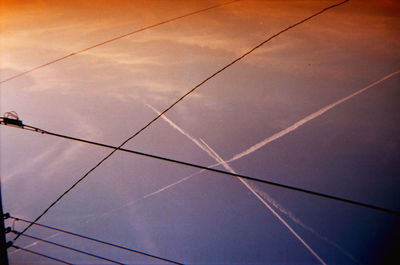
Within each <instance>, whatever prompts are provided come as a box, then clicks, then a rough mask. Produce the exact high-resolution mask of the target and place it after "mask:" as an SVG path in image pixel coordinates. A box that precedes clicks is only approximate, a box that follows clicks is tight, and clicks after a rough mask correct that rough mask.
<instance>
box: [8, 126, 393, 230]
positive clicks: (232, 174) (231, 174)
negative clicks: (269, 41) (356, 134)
mask: <svg viewBox="0 0 400 265" xmlns="http://www.w3.org/2000/svg"><path fill="white" fill-rule="evenodd" d="M0 124H2V125H4V123H3V122H2V121H1V120H0ZM21 128H22V129H24V128H26V129H28V130H29V131H35V132H39V133H42V134H49V135H53V136H57V137H62V138H65V139H69V140H74V141H78V142H83V143H87V144H93V145H97V146H101V147H106V148H110V149H114V150H113V152H115V151H116V150H119V151H122V152H127V153H131V154H136V155H140V156H145V157H150V158H154V159H158V160H163V161H167V162H171V163H175V164H180V165H184V166H189V167H193V168H198V169H202V170H206V171H210V172H215V173H220V174H224V175H229V176H233V177H239V178H243V179H248V180H252V181H255V182H259V183H263V184H268V185H272V186H276V187H280V188H284V189H288V190H293V191H298V192H302V193H306V194H309V195H314V196H318V197H323V198H327V199H331V200H335V201H341V202H344V203H349V204H354V205H358V206H363V207H366V208H370V209H374V210H378V211H383V212H387V213H391V214H395V215H400V212H399V211H396V210H391V209H388V208H384V207H380V206H376V205H372V204H367V203H363V202H358V201H354V200H349V199H345V198H341V197H337V196H333V195H329V194H325V193H321V192H316V191H312V190H308V189H302V188H298V187H295V186H290V185H286V184H282V183H278V182H273V181H268V180H264V179H260V178H255V177H251V176H247V175H242V174H236V173H232V172H229V171H224V170H220V169H215V168H212V167H205V166H201V165H197V164H193V163H189V162H184V161H180V160H176V159H172V158H167V157H162V156H157V155H152V154H148V153H143V152H139V151H134V150H130V149H125V148H121V146H119V147H116V146H112V145H107V144H102V143H98V142H93V141H88V140H84V139H79V138H75V137H71V136H66V135H62V134H57V133H52V132H49V131H45V130H42V129H39V128H36V127H33V126H30V125H23V127H21ZM65 193H66V192H65ZM59 199H60V198H59ZM56 202H57V201H56ZM56 202H55V203H56ZM55 203H53V204H55ZM35 222H36V221H35ZM35 222H33V223H35ZM28 227H29V226H28Z"/></svg>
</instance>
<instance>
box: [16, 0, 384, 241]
mask: <svg viewBox="0 0 400 265" xmlns="http://www.w3.org/2000/svg"><path fill="white" fill-rule="evenodd" d="M349 1H350V0H344V1H342V2H340V3H337V4H333V5H331V6H328V7H326V8H324V9H322V10H320V11H318V12H316V13H314V14H313V15H311V16H309V17H307V18H305V19H303V20H301V21H299V22H297V23H294V24H292V25H291V26H289V27H287V28H285V29H283V30H281V31H279V32H278V33H276V34H274V35H272V36H271V37H269V38H267V39H266V40H264V41H262V42H261V43H259V44H258V45H256V46H255V47H253V48H252V49H250V50H249V51H247V52H245V53H244V54H243V55H241V56H240V57H238V58H236V59H235V60H233V61H232V62H231V63H229V64H227V65H225V66H224V67H222V68H221V69H219V70H218V71H216V72H215V73H214V74H212V75H210V76H209V77H207V78H206V79H204V80H203V81H202V82H200V83H199V84H198V85H196V86H195V87H194V88H192V89H190V90H189V91H188V92H186V93H185V94H184V95H183V96H181V97H180V98H179V99H178V100H176V101H175V102H174V103H173V104H171V105H170V106H169V107H168V108H166V109H165V110H164V111H162V112H161V113H160V114H159V115H157V116H156V117H155V118H153V119H152V120H151V121H150V122H148V123H147V124H146V125H145V126H144V127H143V128H141V129H140V130H139V131H137V132H136V133H134V134H133V135H132V136H130V137H129V138H127V139H126V140H125V141H124V142H122V144H120V145H119V146H118V147H117V148H116V149H114V150H113V151H112V152H111V153H109V154H108V155H107V156H105V157H104V158H103V159H101V160H100V161H99V162H98V163H97V164H96V165H95V166H94V167H92V168H91V169H90V170H89V171H87V172H86V173H85V174H84V175H83V176H82V177H81V178H80V179H78V180H77V181H76V182H75V183H74V184H73V185H72V186H71V187H70V188H68V189H67V190H66V191H65V192H64V193H62V194H61V195H60V196H59V197H58V198H57V199H56V200H55V201H54V202H52V203H51V204H50V205H49V206H48V207H47V208H46V209H45V210H44V211H43V212H42V213H41V214H40V215H39V216H38V217H37V218H36V219H35V221H34V223H35V222H37V221H38V220H39V219H40V218H42V217H43V216H44V215H45V214H46V213H47V212H48V211H49V210H50V209H51V208H52V207H53V206H54V205H55V204H57V203H58V202H59V201H60V200H61V199H62V198H63V197H64V196H65V195H66V194H67V193H69V192H70V191H71V190H72V189H73V188H75V186H76V185H78V184H79V183H80V182H81V181H82V180H84V179H85V178H86V177H87V176H88V175H89V174H90V173H91V172H92V171H94V170H95V169H96V168H97V167H99V166H100V165H101V164H102V163H103V162H104V161H106V160H107V159H108V158H109V157H111V156H112V155H113V154H114V153H115V152H116V151H117V150H118V149H120V148H121V147H122V146H124V145H125V144H126V143H127V142H129V141H130V140H131V139H133V138H135V137H136V136H137V135H139V134H140V133H141V132H142V131H144V130H145V129H147V128H148V127H149V126H150V125H151V124H152V123H154V122H155V121H157V120H158V119H159V118H160V117H161V116H162V115H164V114H165V113H166V112H167V111H169V110H170V109H172V108H173V107H174V106H175V105H176V104H178V103H179V102H181V101H182V100H183V99H184V98H186V97H187V96H189V95H190V94H191V93H193V92H194V91H195V90H196V89H197V88H199V87H200V86H202V85H203V84H204V83H206V82H207V81H209V80H211V79H212V78H214V77H215V76H216V75H218V74H219V73H221V72H223V71H224V70H226V69H227V68H229V67H230V66H232V65H234V64H235V63H236V62H238V61H240V60H242V59H243V58H245V57H246V56H247V55H249V54H250V53H252V52H253V51H255V50H256V49H258V48H260V47H261V46H263V45H264V44H265V43H267V42H269V41H271V40H272V39H274V38H276V37H278V36H279V35H281V34H283V33H284V32H286V31H288V30H290V29H292V28H294V27H296V26H298V25H300V24H303V23H305V22H306V21H308V20H310V19H312V18H314V17H316V16H318V15H320V14H322V13H324V12H326V11H328V10H330V9H332V8H335V7H338V6H340V5H343V4H345V3H347V2H349ZM226 173H228V172H226ZM247 179H249V178H247ZM250 179H254V178H250ZM266 183H270V184H272V182H266ZM274 185H276V186H281V187H288V186H286V185H282V184H274ZM291 189H296V190H298V191H303V192H306V191H305V190H303V189H299V188H293V187H292V188H291ZM307 193H310V194H314V195H317V194H319V195H321V194H320V193H316V192H309V191H308V192H307ZM324 197H330V198H335V197H333V196H329V195H325V196H324ZM340 200H341V201H347V202H350V201H349V200H345V199H340ZM356 204H359V205H363V206H366V204H363V203H356ZM370 208H371V207H370ZM373 208H375V209H377V208H380V207H376V206H374V207H373ZM31 226H32V224H31V225H28V226H27V227H26V228H25V229H24V230H23V231H22V232H21V234H23V233H25V231H26V230H28V229H29V228H30V227H31ZM19 236H20V235H17V236H16V237H15V238H14V240H17V239H18V237H19Z"/></svg>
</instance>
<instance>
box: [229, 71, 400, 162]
mask: <svg viewBox="0 0 400 265" xmlns="http://www.w3.org/2000/svg"><path fill="white" fill-rule="evenodd" d="M398 73H400V70H396V71H394V72H393V73H391V74H388V75H386V76H385V77H382V78H381V79H379V80H377V81H375V82H372V83H371V84H369V85H367V86H366V87H364V88H361V89H360V90H358V91H356V92H354V93H352V94H350V95H348V96H347V97H344V98H341V99H339V100H338V101H335V102H333V103H332V104H329V105H328V106H326V107H323V108H321V109H319V110H317V111H316V112H314V113H311V114H310V115H308V116H306V117H305V118H303V119H301V120H299V121H297V122H295V123H293V124H292V125H290V126H289V127H287V128H286V129H283V130H282V131H279V132H277V133H275V134H274V135H272V136H270V137H268V138H266V139H264V140H263V141H261V142H259V143H257V144H255V145H253V146H251V147H250V148H248V149H247V150H245V151H243V152H241V153H239V154H237V155H235V156H233V157H232V158H231V159H229V160H227V162H232V161H235V160H237V159H239V158H242V157H244V156H246V155H249V154H251V153H253V152H255V151H257V150H258V149H260V148H261V147H263V146H264V145H266V144H269V143H270V142H273V141H275V140H277V139H279V138H281V137H282V136H285V135H286V134H288V133H290V132H292V131H294V130H296V129H297V128H298V127H300V126H302V125H303V124H305V123H307V122H309V121H311V120H313V119H315V118H317V117H319V116H321V115H322V114H324V113H325V112H327V111H328V110H330V109H332V108H334V107H336V106H337V105H339V104H342V103H343V102H346V101H347V100H349V99H351V98H352V97H355V96H357V95H358V94H361V93H363V92H365V91H366V90H368V89H369V88H371V87H373V86H375V85H377V84H379V83H381V82H383V81H385V80H387V79H389V78H391V77H392V76H394V75H396V74H398Z"/></svg>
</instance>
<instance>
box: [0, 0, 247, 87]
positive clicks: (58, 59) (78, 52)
mask: <svg viewBox="0 0 400 265" xmlns="http://www.w3.org/2000/svg"><path fill="white" fill-rule="evenodd" d="M238 1H242V0H233V1H229V2H223V3H221V4H217V5H213V6H210V7H207V8H203V9H200V10H197V11H194V12H191V13H187V14H184V15H181V16H178V17H174V18H170V19H167V20H164V21H161V22H158V23H156V24H152V25H150V26H146V27H143V28H140V29H137V30H134V31H131V32H128V33H125V34H123V35H121V36H117V37H114V38H112V39H109V40H106V41H103V42H100V43H97V44H94V45H92V46H89V47H87V48H84V49H82V50H79V51H76V52H72V53H70V54H68V55H65V56H62V57H59V58H57V59H55V60H53V61H50V62H48V63H45V64H42V65H39V66H36V67H34V68H31V69H29V70H26V71H24V72H22V73H19V74H16V75H14V76H11V77H9V78H7V79H4V80H2V81H0V84H2V83H5V82H7V81H10V80H13V79H16V78H18V77H20V76H23V75H26V74H28V73H31V72H33V71H36V70H38V69H40V68H43V67H46V66H48V65H51V64H54V63H56V62H59V61H62V60H64V59H67V58H69V57H72V56H74V55H77V54H80V53H83V52H86V51H88V50H91V49H93V48H96V47H99V46H102V45H104V44H107V43H110V42H113V41H115V40H119V39H122V38H125V37H127V36H129V35H133V34H135V33H138V32H141V31H145V30H148V29H151V28H154V27H157V26H161V25H163V24H166V23H169V22H172V21H175V20H178V19H181V18H185V17H188V16H192V15H195V14H198V13H201V12H204V11H207V10H210V9H214V8H218V7H221V6H224V5H229V4H232V3H234V2H238Z"/></svg>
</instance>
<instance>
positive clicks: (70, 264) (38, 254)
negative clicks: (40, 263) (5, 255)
mask: <svg viewBox="0 0 400 265" xmlns="http://www.w3.org/2000/svg"><path fill="white" fill-rule="evenodd" d="M11 247H13V248H15V249H19V250H22V251H25V252H28V253H31V254H34V255H37V256H41V257H45V258H48V259H51V260H54V261H58V262H60V263H64V264H68V265H73V264H72V263H69V262H66V261H64V260H61V259H57V258H53V257H50V256H47V255H45V254H42V253H39V252H36V251H33V250H29V249H26V248H22V247H19V246H16V245H12V246H11Z"/></svg>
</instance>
